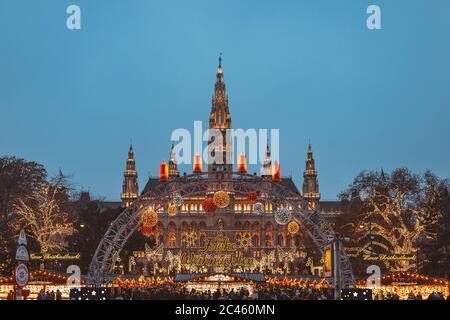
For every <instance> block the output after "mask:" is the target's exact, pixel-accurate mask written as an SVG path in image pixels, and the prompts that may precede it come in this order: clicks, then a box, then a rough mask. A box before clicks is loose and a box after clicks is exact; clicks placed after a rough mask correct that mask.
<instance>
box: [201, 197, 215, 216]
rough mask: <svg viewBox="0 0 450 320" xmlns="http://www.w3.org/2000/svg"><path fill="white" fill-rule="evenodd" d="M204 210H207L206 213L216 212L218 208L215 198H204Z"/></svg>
mask: <svg viewBox="0 0 450 320" xmlns="http://www.w3.org/2000/svg"><path fill="white" fill-rule="evenodd" d="M202 206H203V210H205V212H206V213H214V212H215V211H216V209H217V207H216V205H215V203H214V200H213V199H212V198H206V199H205V200H203V204H202Z"/></svg>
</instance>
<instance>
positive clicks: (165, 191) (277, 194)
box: [88, 173, 354, 287]
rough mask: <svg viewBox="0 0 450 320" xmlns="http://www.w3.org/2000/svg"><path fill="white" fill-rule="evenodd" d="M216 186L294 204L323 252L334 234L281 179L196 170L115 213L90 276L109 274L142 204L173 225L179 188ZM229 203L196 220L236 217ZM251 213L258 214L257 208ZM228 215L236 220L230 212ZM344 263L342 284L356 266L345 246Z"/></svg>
mask: <svg viewBox="0 0 450 320" xmlns="http://www.w3.org/2000/svg"><path fill="white" fill-rule="evenodd" d="M218 190H225V191H227V192H229V193H230V194H231V195H232V197H231V198H232V199H233V198H238V197H245V196H246V195H247V194H248V193H249V192H257V193H258V198H259V200H258V201H261V202H263V203H266V204H267V203H270V206H271V207H273V208H277V207H280V206H283V207H287V208H290V209H291V212H292V215H293V218H295V219H296V220H297V222H298V223H299V224H300V225H301V228H302V229H303V230H304V232H305V233H306V234H307V235H308V236H309V237H310V238H311V239H312V240H313V241H314V243H315V244H316V246H317V247H318V249H319V250H320V252H321V253H322V255H323V254H324V250H325V248H326V247H327V246H328V245H329V244H330V241H332V239H333V238H334V236H335V233H334V231H333V229H332V227H331V226H330V225H329V224H328V222H327V221H325V219H324V218H323V217H322V216H321V215H320V213H319V211H318V207H317V206H310V205H308V204H309V203H308V201H307V200H305V199H304V198H303V197H302V196H301V195H299V194H298V193H295V192H293V191H292V190H290V189H289V188H287V187H286V186H283V185H282V184H280V183H278V182H274V181H272V180H270V179H265V178H264V177H259V176H255V175H248V174H241V173H233V174H232V175H231V177H230V179H225V180H217V181H211V180H209V179H208V174H207V173H198V174H192V175H187V176H183V177H178V178H176V179H173V180H170V181H168V182H164V183H160V184H158V186H157V187H156V188H154V189H152V190H148V191H147V192H146V193H144V194H142V195H141V196H140V197H139V198H138V199H137V200H136V201H135V202H134V203H133V205H131V206H129V207H128V208H127V209H125V210H124V211H123V212H122V213H121V214H120V215H119V216H118V217H117V219H116V220H115V221H114V222H113V223H112V224H111V226H110V227H109V229H108V230H107V232H106V233H105V235H104V236H103V238H102V240H101V242H100V243H99V245H98V247H97V250H96V251H95V254H94V256H93V258H92V261H91V264H90V267H89V272H88V280H89V282H91V283H92V282H102V281H103V280H104V279H105V276H107V275H109V274H111V273H112V270H113V267H114V261H115V259H116V257H118V256H119V254H120V252H121V250H122V248H123V246H124V245H125V243H126V241H127V240H128V238H129V237H130V236H131V235H132V234H133V233H134V232H135V231H136V230H137V229H138V228H139V227H140V226H141V220H140V216H141V213H142V212H143V210H145V209H146V208H148V207H149V206H152V207H153V209H154V210H155V211H156V212H158V213H159V219H160V221H164V222H165V223H166V225H167V226H169V225H170V223H171V221H172V220H173V221H177V219H179V217H177V216H169V215H168V213H167V204H168V203H170V202H171V199H172V197H173V196H174V195H175V194H179V195H181V196H182V197H183V198H195V197H197V198H204V197H205V195H206V194H207V193H211V192H214V191H218ZM231 207H232V204H230V206H229V207H228V208H225V209H219V210H218V211H217V212H216V213H215V214H213V215H209V214H204V213H203V214H199V216H198V217H197V220H198V221H200V222H199V224H201V225H202V226H205V225H208V226H211V225H216V223H214V222H213V221H217V220H218V219H219V217H220V216H222V217H225V218H226V217H227V216H229V217H230V218H231V217H232V216H230V215H233V214H234V213H233V209H232V208H231ZM266 208H267V206H266ZM249 214H251V215H254V214H255V213H249ZM262 216H266V217H270V218H272V220H273V224H276V222H275V220H274V219H273V213H271V212H266V213H263V214H262ZM230 221H234V220H233V219H232V218H231V220H230ZM255 227H257V226H254V225H251V226H250V228H255ZM260 227H261V226H260ZM274 236H278V235H277V234H275V235H274ZM255 241H256V240H255ZM340 266H341V267H340V270H341V287H348V286H352V285H354V277H353V273H352V268H351V265H350V262H349V259H348V257H347V255H346V253H345V251H344V249H341V254H340Z"/></svg>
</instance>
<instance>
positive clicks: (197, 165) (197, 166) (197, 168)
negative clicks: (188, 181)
mask: <svg viewBox="0 0 450 320" xmlns="http://www.w3.org/2000/svg"><path fill="white" fill-rule="evenodd" d="M192 172H193V173H202V156H201V155H199V154H196V155H195V156H194V170H193V171H192Z"/></svg>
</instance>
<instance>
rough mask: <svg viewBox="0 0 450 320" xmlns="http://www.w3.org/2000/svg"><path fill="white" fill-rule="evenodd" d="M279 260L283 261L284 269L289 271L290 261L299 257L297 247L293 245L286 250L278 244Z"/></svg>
mask: <svg viewBox="0 0 450 320" xmlns="http://www.w3.org/2000/svg"><path fill="white" fill-rule="evenodd" d="M277 250H278V261H279V262H283V269H284V271H285V272H286V273H289V272H290V270H289V263H291V262H294V261H295V258H297V256H298V254H297V248H296V247H293V248H290V249H289V250H284V249H283V248H282V247H280V246H278V247H277Z"/></svg>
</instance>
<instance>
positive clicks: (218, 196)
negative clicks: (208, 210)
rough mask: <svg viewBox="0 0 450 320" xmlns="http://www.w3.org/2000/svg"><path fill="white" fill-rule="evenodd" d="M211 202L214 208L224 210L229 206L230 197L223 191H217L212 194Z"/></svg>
mask: <svg viewBox="0 0 450 320" xmlns="http://www.w3.org/2000/svg"><path fill="white" fill-rule="evenodd" d="M213 200H214V204H215V205H216V207H217V208H220V209H223V208H226V207H228V205H229V204H230V196H229V195H228V193H227V192H225V191H217V192H216V193H214V197H213Z"/></svg>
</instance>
